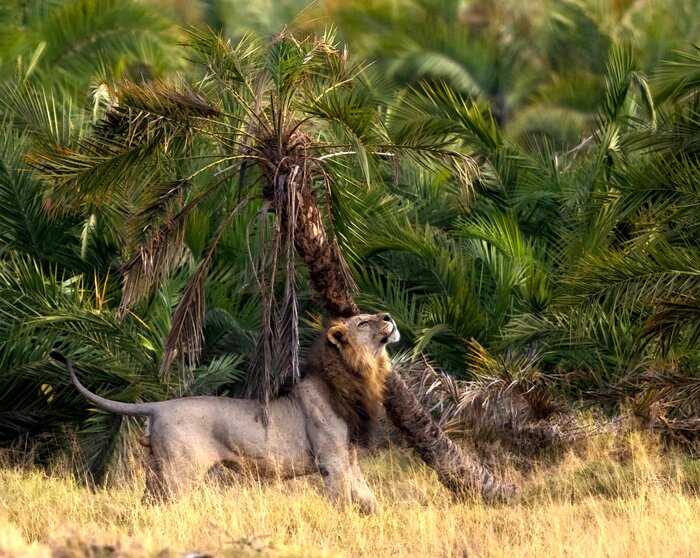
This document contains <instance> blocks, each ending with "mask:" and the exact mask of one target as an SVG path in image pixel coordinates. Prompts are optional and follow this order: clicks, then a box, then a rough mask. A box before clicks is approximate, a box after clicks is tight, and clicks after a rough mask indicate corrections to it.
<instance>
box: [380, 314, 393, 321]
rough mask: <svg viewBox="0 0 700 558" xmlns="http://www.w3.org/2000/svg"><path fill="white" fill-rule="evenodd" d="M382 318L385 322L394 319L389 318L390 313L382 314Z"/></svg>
mask: <svg viewBox="0 0 700 558" xmlns="http://www.w3.org/2000/svg"><path fill="white" fill-rule="evenodd" d="M382 320H384V321H385V322H393V321H394V320H392V319H391V315H390V314H384V315H383V316H382Z"/></svg>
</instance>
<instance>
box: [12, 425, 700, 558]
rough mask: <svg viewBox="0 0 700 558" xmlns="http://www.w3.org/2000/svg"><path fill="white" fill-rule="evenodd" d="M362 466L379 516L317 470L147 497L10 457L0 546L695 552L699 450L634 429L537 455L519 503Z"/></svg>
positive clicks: (39, 551)
mask: <svg viewBox="0 0 700 558" xmlns="http://www.w3.org/2000/svg"><path fill="white" fill-rule="evenodd" d="M364 469H365V471H367V476H368V478H369V481H370V483H371V484H372V486H373V487H374V488H375V490H376V493H377V496H378V498H379V500H380V502H381V505H382V511H381V512H380V513H378V514H376V515H374V516H371V517H364V516H361V515H359V514H358V513H357V512H355V511H354V510H351V509H348V510H338V509H335V508H334V507H333V506H332V505H331V504H330V503H329V502H328V501H327V500H326V498H325V497H324V495H323V492H322V490H321V488H320V486H319V483H318V479H315V478H313V477H310V478H307V479H300V480H295V481H279V482H277V481H275V482H265V483H257V482H255V481H252V480H239V481H236V482H235V483H233V484H231V483H228V484H222V483H220V482H219V483H211V484H210V485H208V486H206V487H203V488H202V489H201V490H198V491H196V492H193V493H192V494H190V495H189V496H188V497H185V498H183V499H182V500H180V501H178V502H176V503H173V504H169V505H164V506H145V505H142V504H141V502H140V499H141V492H142V486H143V483H142V479H137V480H135V481H121V482H120V481H112V483H111V484H112V486H111V487H109V488H107V489H104V490H99V491H97V492H96V493H93V492H90V491H89V490H87V489H86V488H84V487H83V486H82V485H80V484H79V483H76V482H75V481H74V480H72V479H71V478H70V477H69V476H67V475H63V474H59V473H55V474H46V473H45V472H42V471H40V470H37V469H32V470H21V469H17V468H11V467H5V468H2V469H0V556H50V555H51V552H52V551H53V552H56V554H54V556H66V557H72V556H156V555H159V556H170V555H172V556H179V555H183V554H184V553H186V552H202V553H203V552H206V553H210V554H212V555H215V556H248V555H251V556H252V555H258V556H259V555H264V556H267V555H272V556H460V557H462V556H548V557H549V556H552V557H555V556H586V557H590V556H664V557H668V556H689V557H690V556H698V553H700V498H699V494H700V462H699V461H697V460H692V459H690V458H688V457H684V456H682V455H676V454H668V453H666V454H662V452H660V451H659V449H658V448H657V447H656V445H655V444H654V443H653V441H650V440H648V439H646V438H643V437H642V436H640V435H637V434H633V435H630V436H627V437H625V438H624V439H623V440H616V441H615V440H612V439H596V440H595V441H593V442H591V443H589V445H588V447H587V448H584V449H582V450H579V451H578V452H570V453H569V454H567V455H566V456H564V457H563V458H562V459H561V460H559V461H558V463H557V464H555V465H553V464H550V465H538V466H536V467H535V469H534V471H532V472H530V473H528V474H527V475H526V476H524V477H522V478H521V479H520V480H521V482H522V483H523V487H524V492H523V498H522V500H521V501H520V502H519V503H517V504H509V505H500V506H486V505H483V504H481V503H479V502H466V503H461V504H454V503H452V502H451V501H450V498H449V496H448V494H446V492H445V491H444V490H443V489H442V488H441V487H440V485H439V484H438V483H437V481H436V480H435V478H434V476H433V475H432V473H431V472H430V471H428V470H426V469H425V468H424V467H422V466H419V465H418V464H417V463H416V462H415V461H412V460H410V459H409V458H407V457H405V456H404V455H403V454H402V453H400V452H398V451H391V452H385V453H382V454H380V455H378V456H376V457H373V458H371V459H368V460H365V462H364ZM508 473H509V474H510V475H511V476H515V475H516V473H515V472H514V471H509V472H508ZM105 547H113V549H109V548H105ZM57 549H58V550H57ZM159 553H160V554H159Z"/></svg>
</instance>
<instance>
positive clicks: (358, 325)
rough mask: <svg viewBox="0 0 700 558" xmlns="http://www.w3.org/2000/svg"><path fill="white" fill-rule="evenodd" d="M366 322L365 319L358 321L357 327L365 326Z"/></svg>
mask: <svg viewBox="0 0 700 558" xmlns="http://www.w3.org/2000/svg"><path fill="white" fill-rule="evenodd" d="M368 323H369V322H367V321H364V322H360V323H359V324H357V327H366V326H367V324H368Z"/></svg>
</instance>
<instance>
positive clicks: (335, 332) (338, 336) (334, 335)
mask: <svg viewBox="0 0 700 558" xmlns="http://www.w3.org/2000/svg"><path fill="white" fill-rule="evenodd" d="M347 333H348V328H347V327H345V325H344V324H337V325H334V326H331V327H329V328H328V333H326V338H327V339H328V341H329V342H330V343H332V344H333V345H335V346H336V347H338V348H339V349H340V348H341V347H342V346H343V345H344V344H345V343H346V342H347Z"/></svg>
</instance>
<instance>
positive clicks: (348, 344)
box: [326, 312, 401, 358]
mask: <svg viewBox="0 0 700 558" xmlns="http://www.w3.org/2000/svg"><path fill="white" fill-rule="evenodd" d="M326 339H327V340H328V341H329V342H330V343H331V344H333V345H335V346H336V348H337V349H338V350H339V351H340V352H341V354H343V355H347V354H348V349H350V350H351V351H352V352H357V351H358V350H360V349H362V351H363V352H364V351H367V352H369V353H370V354H371V355H372V356H374V357H375V358H376V357H377V356H379V354H380V353H382V352H383V351H384V350H385V348H386V346H387V345H388V344H389V343H396V342H397V341H398V340H399V339H401V335H400V334H399V328H398V327H396V322H394V320H393V318H392V317H391V316H390V315H389V314H387V313H385V312H382V313H380V314H359V315H357V316H352V317H351V318H342V319H338V320H334V321H333V322H332V323H331V324H330V325H329V327H328V328H327V330H326Z"/></svg>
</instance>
